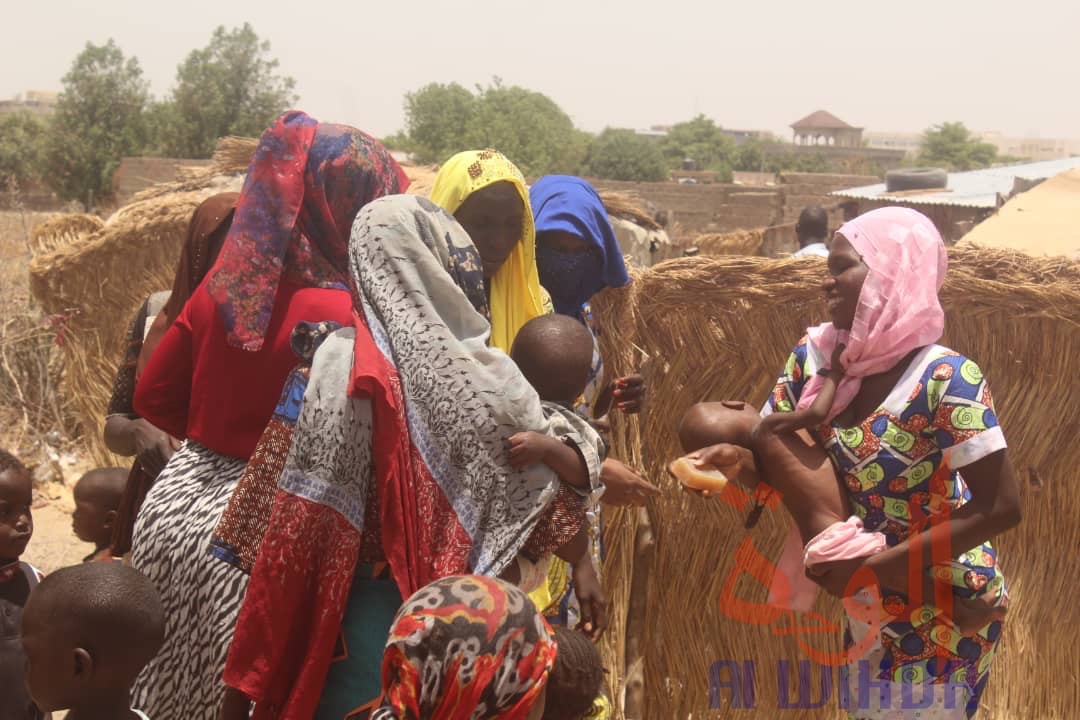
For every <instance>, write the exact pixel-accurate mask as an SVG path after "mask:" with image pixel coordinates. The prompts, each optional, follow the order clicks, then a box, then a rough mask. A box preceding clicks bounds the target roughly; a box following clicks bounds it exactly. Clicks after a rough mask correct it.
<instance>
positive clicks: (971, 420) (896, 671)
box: [766, 338, 1008, 720]
mask: <svg viewBox="0 0 1080 720" xmlns="http://www.w3.org/2000/svg"><path fill="white" fill-rule="evenodd" d="M823 363H824V358H822V357H820V356H819V355H818V353H817V352H816V350H815V349H814V348H813V346H811V345H809V344H808V342H807V340H806V339H805V338H804V339H803V341H802V342H800V344H799V345H798V346H797V347H796V348H795V350H794V352H793V353H792V354H791V356H790V358H789V359H788V362H787V365H786V367H785V368H784V374H783V375H782V376H781V377H780V379H779V380H778V381H777V384H776V386H775V388H774V390H773V393H772V396H771V398H770V399H769V403H768V406H767V408H766V412H769V411H776V412H790V411H791V410H793V409H794V407H795V405H796V404H797V403H798V400H799V396H800V394H801V393H802V390H803V387H804V383H805V382H806V380H807V379H809V378H810V377H812V376H813V374H814V373H816V372H817V370H818V369H819V368H820V367H821V366H822V364H823ZM818 436H819V438H820V440H821V441H822V443H823V445H824V447H825V449H826V451H827V452H828V453H829V455H830V457H831V458H832V460H833V463H834V464H835V466H836V467H837V468H838V470H839V472H840V474H841V477H842V479H843V482H844V484H845V485H846V486H847V490H848V495H849V498H850V501H851V504H852V508H853V510H854V512H855V514H856V515H857V516H858V517H860V518H861V519H862V520H863V523H864V524H865V527H866V529H867V530H868V531H878V532H882V533H884V534H885V535H886V537H887V538H888V544H889V546H890V547H892V546H894V545H896V544H898V543H900V542H902V541H904V540H905V539H906V538H907V537H908V536H909V534H910V532H911V530H912V525H913V524H914V523H917V522H918V520H919V516H920V515H922V517H926V516H928V515H937V514H940V513H941V512H942V511H943V509H945V507H944V506H945V504H947V506H948V508H951V509H953V510H955V509H956V508H959V507H960V506H962V505H963V504H964V503H965V502H967V501H968V500H970V499H971V493H970V492H969V491H968V489H967V487H966V486H965V485H964V481H963V479H962V478H961V477H960V475H959V474H958V473H957V472H956V469H957V468H963V467H964V466H966V465H970V464H971V463H973V462H975V461H977V460H980V459H982V458H985V457H987V456H988V455H991V454H993V453H995V452H997V451H999V450H1002V449H1004V448H1005V446H1006V445H1005V438H1004V435H1003V434H1002V431H1001V428H1000V426H999V425H998V421H997V416H996V415H995V412H994V404H993V399H992V396H991V394H990V389H989V387H988V385H987V383H986V380H985V378H984V377H983V373H982V370H981V369H980V368H979V366H978V365H976V364H975V362H973V361H972V360H969V359H968V358H966V357H964V356H963V355H960V354H958V353H956V352H954V351H952V350H949V349H948V348H945V347H942V346H940V345H931V346H929V347H927V348H924V349H923V350H922V351H921V352H920V353H919V354H918V355H917V356H916V358H915V359H914V360H913V361H912V362H911V365H910V366H909V367H908V369H907V371H905V373H904V374H903V376H902V377H901V378H900V380H899V382H898V383H897V385H896V387H895V388H894V389H893V391H892V392H891V393H890V394H889V396H888V397H887V398H886V399H885V401H884V402H883V403H882V404H881V406H880V407H879V408H878V409H877V410H875V411H874V412H873V413H872V414H871V415H870V416H869V417H867V418H866V419H864V420H863V421H862V422H860V423H858V424H857V425H855V426H853V427H848V428H845V427H840V426H839V424H838V423H836V422H835V421H834V422H833V424H832V425H831V426H825V427H823V428H821V429H820V430H819V433H818ZM946 453H948V459H949V465H948V466H947V467H946V466H943V465H942V460H943V457H945V454H946ZM939 468H940V469H941V472H938V470H939ZM913 511H914V512H913ZM913 516H914V517H913ZM943 572H944V573H946V574H947V577H948V579H949V581H950V582H951V584H952V586H953V594H954V596H955V597H957V598H981V599H984V600H987V601H989V602H991V603H992V604H994V605H997V606H1005V605H1007V604H1008V591H1007V589H1006V585H1005V577H1004V575H1003V574H1002V573H1001V570H1000V568H999V566H998V560H997V553H996V552H995V551H994V549H993V547H991V545H990V543H989V542H987V543H983V544H982V545H981V546H980V547H977V548H973V549H971V550H968V551H967V552H964V553H961V554H960V555H958V556H957V557H956V559H955V560H953V561H952V563H951V567H949V568H948V570H947V571H946V570H944V569H943V568H940V567H938V568H936V569H935V575H936V576H937V577H942V573H943ZM882 598H883V601H884V606H885V608H886V610H888V609H890V607H891V608H893V609H897V608H903V607H904V606H905V604H906V603H907V598H906V597H905V596H904V595H903V594H902V593H899V592H897V591H895V590H890V589H888V588H882ZM864 600H865V596H864ZM939 614H940V611H938V610H937V609H936V608H933V607H931V606H922V607H919V608H918V609H916V610H914V612H911V613H910V614H909V615H907V614H905V615H901V616H900V617H899V618H897V619H895V620H894V621H892V622H889V623H887V624H884V625H882V626H881V633H880V635H879V637H878V640H877V642H875V643H873V645H872V646H871V647H870V649H869V651H868V652H867V653H866V654H865V655H864V656H863V657H862V658H861V659H859V660H856V661H854V662H852V663H851V664H850V665H849V667H848V670H849V688H850V705H849V707H850V708H851V710H850V712H851V717H852V718H859V719H860V720H862V719H863V718H866V719H879V718H919V720H933V719H935V718H964V717H967V718H970V717H972V716H974V714H975V711H976V710H977V709H978V707H979V698H980V696H981V694H982V692H983V689H984V688H985V687H986V682H987V680H988V679H989V674H990V673H989V671H990V663H991V661H992V660H993V658H994V652H995V650H996V649H997V645H998V642H999V639H1000V637H1001V630H1002V623H1001V622H1000V621H994V622H992V623H990V624H989V625H987V626H986V627H984V628H983V629H982V630H980V631H979V632H978V634H977V636H975V637H971V638H967V637H963V636H962V635H960V634H959V633H958V632H956V631H955V630H954V629H952V626H951V625H950V624H949V623H948V622H947V621H943V620H940V619H938V617H937V616H938V615H939ZM869 631H870V625H869V624H865V623H862V622H860V621H857V620H855V619H853V618H851V617H848V618H847V628H846V632H845V633H844V646H845V648H851V647H853V646H854V645H856V644H857V643H858V642H859V641H860V640H862V638H864V637H865V635H866V633H867V632H869ZM860 669H861V677H860ZM881 681H885V682H881ZM871 682H872V683H873V684H872V685H871V684H869V683H871ZM928 686H932V687H928ZM875 690H879V691H878V692H875ZM886 698H887V699H886Z"/></svg>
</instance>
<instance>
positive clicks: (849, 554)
mask: <svg viewBox="0 0 1080 720" xmlns="http://www.w3.org/2000/svg"><path fill="white" fill-rule="evenodd" d="M839 379H840V374H839V373H830V374H829V379H828V380H827V381H826V383H825V386H824V387H823V388H822V391H821V395H822V396H825V395H828V396H829V397H827V398H826V399H825V400H822V399H821V396H819V398H818V400H819V401H820V403H818V402H815V403H814V405H813V406H811V407H810V408H807V409H806V411H797V412H796V413H779V414H781V415H785V414H793V415H796V417H795V419H794V422H792V421H790V420H788V419H785V422H783V423H781V422H778V421H771V422H768V423H766V422H765V420H768V418H771V417H773V415H769V416H767V417H766V418H765V419H762V418H761V416H760V415H759V414H758V413H757V412H756V411H755V410H753V409H752V408H750V407H749V406H747V405H746V404H745V403H742V402H732V401H725V402H721V403H707V404H701V405H696V406H694V407H693V408H691V409H690V410H689V411H688V412H687V413H686V415H685V416H684V417H683V421H682V425H681V426H680V428H679V436H680V441H681V442H682V444H683V449H684V450H692V451H694V452H691V454H690V457H691V458H694V459H696V460H697V465H698V466H699V467H703V466H706V465H713V466H714V467H717V468H718V469H720V470H721V471H724V472H725V473H726V474H727V475H728V477H729V478H730V479H731V480H736V481H738V482H739V483H740V484H742V485H745V486H746V487H747V488H748V489H750V490H753V491H755V497H759V496H760V495H761V492H760V488H759V487H758V485H759V483H764V484H765V485H766V486H768V488H771V489H773V490H775V491H777V492H779V493H780V494H781V495H782V502H783V504H784V507H785V508H786V509H787V511H788V513H789V514H790V515H791V517H792V520H794V522H795V527H796V528H797V529H798V534H799V537H800V538H801V541H802V546H803V565H804V566H805V568H806V570H809V571H810V572H811V573H813V570H814V566H815V565H817V564H819V563H826V562H830V561H834V560H843V559H855V558H859V557H867V556H869V555H873V554H875V553H877V552H881V551H883V550H884V549H885V548H886V541H885V536H884V535H883V534H881V533H876V532H868V531H866V530H865V529H864V528H863V526H862V521H861V520H859V519H858V518H857V517H855V516H853V515H852V513H851V507H850V505H849V503H848V500H847V494H846V491H845V490H844V488H843V487H841V485H840V480H839V478H838V477H837V475H836V471H835V470H834V469H833V466H832V462H831V461H830V459H829V456H828V454H827V453H826V452H825V450H824V449H823V448H821V446H820V445H818V444H817V443H815V442H814V441H813V440H812V439H811V438H810V436H809V435H808V434H807V433H806V432H805V429H804V423H810V424H811V425H813V424H819V423H820V422H821V421H823V420H824V417H825V414H827V412H828V408H829V407H831V405H832V396H834V394H835V390H836V385H837V383H838V382H839ZM826 401H827V402H826ZM818 417H820V418H821V420H820V421H819V420H817V418H818ZM763 425H764V426H763ZM717 445H721V447H716V446H717ZM705 446H712V447H705ZM730 446H736V447H730ZM701 448H704V449H701ZM755 510H757V509H755ZM782 560H783V559H782ZM782 564H783V563H782V562H781V565H782ZM780 570H781V571H784V572H781V573H778V574H784V575H786V576H787V577H788V579H789V582H790V585H792V586H794V592H793V593H792V597H791V602H790V606H791V607H792V608H793V609H795V610H800V611H806V610H809V609H810V606H811V605H812V604H813V601H814V598H815V597H816V596H817V586H816V585H813V584H812V583H802V582H800V581H801V580H802V575H801V573H799V572H798V571H799V569H798V568H786V567H781V568H780ZM932 577H933V576H932V573H931V572H930V570H928V571H927V573H926V577H925V578H924V582H923V583H922V600H923V602H924V603H926V604H928V605H931V606H936V604H937V603H936V600H935V597H934V593H935V588H934V582H933V581H932ZM773 590H774V591H773V592H772V593H770V598H771V599H772V598H774V597H775V596H776V592H775V591H776V587H775V586H774V589H773ZM1003 613H1004V609H1003V608H995V607H992V606H990V605H988V604H987V603H984V602H981V601H976V600H965V599H962V598H953V609H952V620H953V623H954V624H955V625H956V626H957V628H958V629H959V630H960V631H961V632H962V633H964V634H970V633H973V632H975V631H977V630H979V629H980V628H982V627H984V626H985V625H986V624H987V623H989V622H991V621H993V620H995V619H998V618H1000V617H1001V615H1002V614H1003Z"/></svg>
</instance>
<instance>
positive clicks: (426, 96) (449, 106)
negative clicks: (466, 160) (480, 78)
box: [404, 83, 477, 163]
mask: <svg viewBox="0 0 1080 720" xmlns="http://www.w3.org/2000/svg"><path fill="white" fill-rule="evenodd" d="M476 113H477V99H476V96H475V95H473V94H472V93H471V92H469V91H468V90H467V89H465V88H464V87H462V86H461V85H458V84H457V83H450V84H449V85H441V84H439V83H431V84H430V85H425V86H424V87H422V88H420V89H419V90H417V91H416V92H411V93H407V94H406V95H405V132H404V136H405V137H404V140H405V149H406V150H408V151H409V152H411V153H412V154H413V155H414V156H415V157H416V159H417V161H419V162H422V163H440V162H443V161H444V160H446V159H447V158H448V157H450V156H451V155H453V154H454V153H457V152H459V151H461V150H467V149H469V148H468V147H467V142H468V141H467V139H466V138H467V137H468V134H469V127H470V126H471V125H472V124H473V123H474V122H475V119H476Z"/></svg>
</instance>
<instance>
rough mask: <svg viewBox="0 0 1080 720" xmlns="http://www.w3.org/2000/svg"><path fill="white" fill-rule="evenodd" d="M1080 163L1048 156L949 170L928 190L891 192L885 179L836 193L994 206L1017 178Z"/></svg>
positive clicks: (923, 202) (924, 202) (1041, 175)
mask: <svg viewBox="0 0 1080 720" xmlns="http://www.w3.org/2000/svg"><path fill="white" fill-rule="evenodd" d="M1077 167H1080V157H1074V158H1063V159H1061V160H1046V161H1044V162H1036V163H1024V164H1022V165H1006V166H1003V167H995V168H987V169H985V170H970V171H968V172H960V173H949V178H948V183H947V186H946V189H944V190H927V191H926V192H921V193H920V192H917V191H908V192H904V193H889V192H886V190H885V184H884V183H878V184H877V185H866V186H865V187H858V188H850V189H848V190H837V191H835V192H833V193H832V195H835V196H837V197H847V198H855V199H859V200H889V201H890V202H895V203H896V204H897V205H953V206H955V207H976V208H994V207H997V205H998V195H999V194H1000V195H1002V196H1005V197H1008V196H1009V195H1010V194H1012V191H1013V187H1014V185H1015V183H1016V180H1017V178H1019V179H1022V180H1045V179H1046V178H1048V177H1054V176H1055V175H1058V174H1060V173H1063V172H1065V171H1067V170H1072V169H1073V168H1077Z"/></svg>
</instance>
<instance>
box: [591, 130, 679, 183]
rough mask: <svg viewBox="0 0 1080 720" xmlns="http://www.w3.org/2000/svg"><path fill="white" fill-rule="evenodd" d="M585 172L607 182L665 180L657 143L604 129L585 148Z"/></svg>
mask: <svg viewBox="0 0 1080 720" xmlns="http://www.w3.org/2000/svg"><path fill="white" fill-rule="evenodd" d="M585 172H586V174H588V175H590V176H592V177H598V178H606V179H608V180H636V181H639V182H652V181H658V180H666V179H667V178H668V177H669V175H668V168H667V164H666V163H665V161H664V156H663V154H662V153H661V152H660V148H659V147H657V143H655V142H654V141H652V140H650V139H649V138H646V137H642V136H640V135H637V134H636V133H634V131H633V130H616V129H614V128H607V129H606V130H604V131H603V132H602V133H600V134H599V135H598V136H597V137H596V138H595V139H593V141H592V143H591V144H590V145H589V153H588V156H587V158H586V160H585Z"/></svg>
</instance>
